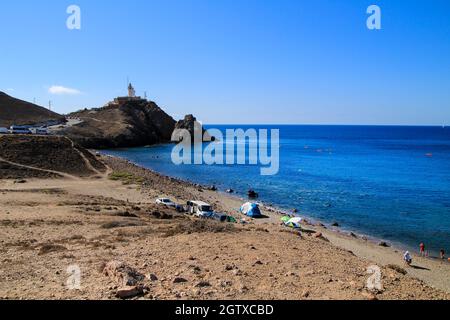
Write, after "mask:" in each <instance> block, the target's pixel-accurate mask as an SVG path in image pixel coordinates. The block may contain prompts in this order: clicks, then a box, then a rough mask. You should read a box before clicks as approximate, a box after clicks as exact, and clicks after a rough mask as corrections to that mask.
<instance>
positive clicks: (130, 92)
mask: <svg viewBox="0 0 450 320" xmlns="http://www.w3.org/2000/svg"><path fill="white" fill-rule="evenodd" d="M128 98H136V91H135V90H134V88H133V85H132V84H131V83H130V84H129V85H128Z"/></svg>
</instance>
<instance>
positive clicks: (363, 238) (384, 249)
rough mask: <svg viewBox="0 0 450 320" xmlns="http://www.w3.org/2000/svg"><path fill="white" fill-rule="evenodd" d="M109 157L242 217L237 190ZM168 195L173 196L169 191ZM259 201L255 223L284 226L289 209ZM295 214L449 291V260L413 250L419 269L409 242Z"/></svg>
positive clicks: (362, 253)
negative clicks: (407, 258) (407, 255)
mask: <svg viewBox="0 0 450 320" xmlns="http://www.w3.org/2000/svg"><path fill="white" fill-rule="evenodd" d="M106 157H109V158H111V159H117V160H119V161H123V162H125V163H127V164H130V165H131V166H136V167H138V168H141V169H142V170H144V171H149V172H151V173H152V174H156V175H158V176H161V177H163V178H166V179H170V180H176V181H178V182H179V183H181V184H186V186H188V187H194V188H198V187H200V188H202V193H208V194H209V196H210V197H211V196H212V197H211V198H210V199H209V201H210V203H215V204H216V205H217V204H219V205H220V206H219V210H218V211H219V212H220V211H225V213H234V214H235V215H236V213H237V217H241V218H242V217H243V216H242V215H241V214H240V213H239V212H237V211H238V210H239V208H240V205H241V204H243V203H245V202H248V201H249V200H248V199H245V198H243V197H240V196H239V195H237V194H229V193H226V192H224V191H210V190H208V188H209V187H211V186H205V185H201V184H198V183H194V182H192V181H186V180H183V179H180V178H177V177H171V176H168V175H164V174H161V173H159V172H157V171H155V170H152V169H149V168H145V167H143V166H141V165H139V164H136V163H133V162H132V161H130V160H128V159H126V158H123V157H120V156H111V155H106ZM161 196H162V195H161ZM167 196H169V197H170V195H167ZM203 199H204V198H203ZM184 200H187V199H184ZM206 200H208V199H206ZM256 202H258V203H261V204H262V210H263V214H265V215H268V216H269V219H261V220H258V219H256V220H253V221H254V222H255V223H256V224H267V223H270V224H273V225H275V226H279V227H280V228H283V227H282V226H280V224H281V222H280V218H281V217H282V216H283V215H285V214H286V212H285V211H284V210H283V209H280V208H278V207H276V206H273V205H270V206H269V205H266V204H264V202H263V201H260V200H259V199H256ZM230 204H231V205H230ZM224 207H225V210H220V209H223V208H224ZM268 209H269V210H268ZM291 214H292V213H291ZM296 216H299V217H302V218H305V219H306V221H307V223H306V224H305V225H304V227H305V228H307V229H312V230H314V231H316V232H320V233H323V234H324V236H325V237H326V238H327V239H328V240H330V241H331V242H332V243H333V245H336V246H337V247H339V248H341V249H344V250H348V251H350V252H352V253H353V254H356V255H357V256H359V257H361V258H364V259H368V260H372V261H373V262H375V263H379V264H382V265H384V266H385V265H390V264H392V265H399V266H402V267H405V268H406V269H411V270H409V272H408V273H409V274H411V275H413V276H414V277H416V278H418V279H420V280H423V281H425V282H426V283H428V284H430V285H432V286H433V287H435V288H438V289H440V290H444V291H446V292H448V293H450V277H445V275H446V274H447V275H449V276H450V263H449V262H448V260H445V261H442V260H441V259H438V258H436V257H431V256H430V257H420V256H419V255H418V254H416V252H415V251H411V255H412V257H413V259H414V261H415V262H417V263H419V264H423V265H425V266H426V267H424V269H422V270H421V269H420V268H421V267H418V268H417V269H415V268H408V267H406V266H405V265H404V263H403V252H404V250H408V248H407V247H406V246H405V247H401V244H400V246H399V244H398V243H396V244H393V243H387V246H380V243H383V242H384V240H383V239H378V238H376V237H372V236H370V235H362V234H359V233H355V232H354V231H352V230H349V229H344V228H341V227H340V226H339V227H332V226H331V225H328V224H327V225H326V224H323V223H322V222H320V221H319V220H317V219H314V218H311V217H308V216H305V215H302V214H300V213H299V214H296ZM430 267H431V268H436V269H439V270H440V271H439V272H443V271H444V270H445V272H443V274H442V275H443V277H442V278H441V277H439V273H438V274H436V275H434V276H433V277H429V275H428V274H427V271H429V270H431V269H430ZM442 280H444V281H442ZM445 280H447V281H445Z"/></svg>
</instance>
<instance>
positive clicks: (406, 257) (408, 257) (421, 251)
mask: <svg viewBox="0 0 450 320" xmlns="http://www.w3.org/2000/svg"><path fill="white" fill-rule="evenodd" d="M419 254H420V256H421V257H428V252H427V251H425V244H424V243H423V242H422V243H421V244H420V245H419ZM439 256H440V258H441V259H442V260H445V250H444V249H441V250H440V251H439ZM403 260H404V261H405V263H406V264H407V265H408V266H409V265H411V263H412V258H411V254H410V253H409V251H406V252H405V253H404V254H403ZM449 260H450V259H449Z"/></svg>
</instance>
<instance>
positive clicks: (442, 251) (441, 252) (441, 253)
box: [439, 249, 445, 260]
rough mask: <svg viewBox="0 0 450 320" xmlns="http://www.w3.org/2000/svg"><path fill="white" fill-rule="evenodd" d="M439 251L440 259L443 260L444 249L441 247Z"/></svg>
mask: <svg viewBox="0 0 450 320" xmlns="http://www.w3.org/2000/svg"><path fill="white" fill-rule="evenodd" d="M439 253H440V255H441V259H442V260H444V259H445V251H444V249H441V251H440V252H439Z"/></svg>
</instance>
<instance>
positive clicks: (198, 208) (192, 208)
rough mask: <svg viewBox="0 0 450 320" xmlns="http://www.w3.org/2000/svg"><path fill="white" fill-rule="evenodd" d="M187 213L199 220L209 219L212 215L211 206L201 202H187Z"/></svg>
mask: <svg viewBox="0 0 450 320" xmlns="http://www.w3.org/2000/svg"><path fill="white" fill-rule="evenodd" d="M187 213H189V214H193V215H194V216H196V217H200V218H209V217H211V216H212V215H213V214H214V212H213V210H212V207H211V205H210V204H208V203H206V202H202V201H188V202H187Z"/></svg>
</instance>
